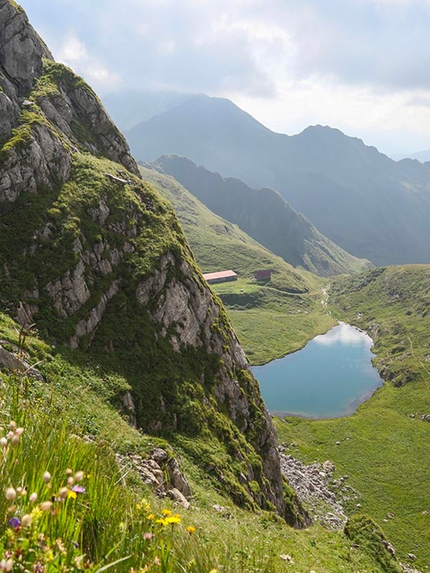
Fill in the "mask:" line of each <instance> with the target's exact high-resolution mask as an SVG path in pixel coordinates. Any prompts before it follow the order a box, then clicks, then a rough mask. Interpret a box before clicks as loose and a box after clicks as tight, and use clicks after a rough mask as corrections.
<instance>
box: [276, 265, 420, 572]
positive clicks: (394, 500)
mask: <svg viewBox="0 0 430 573" xmlns="http://www.w3.org/2000/svg"><path fill="white" fill-rule="evenodd" d="M429 276H430V268H429V267H426V266H407V267H392V268H390V267H389V268H387V269H376V270H374V271H369V272H368V273H364V274H363V275H360V276H358V277H351V278H348V279H343V280H340V281H337V282H336V283H335V284H333V285H332V288H331V290H330V299H329V309H330V310H331V311H332V312H333V313H334V314H335V315H336V316H338V317H339V318H342V320H347V321H349V322H350V323H352V324H356V325H357V326H359V327H360V328H366V329H368V330H369V331H370V332H371V333H373V336H374V341H375V347H374V352H376V358H375V361H374V362H375V365H377V366H378V368H379V369H380V370H381V371H382V372H383V373H384V374H385V377H386V378H389V379H390V381H387V382H385V384H384V386H383V387H382V388H381V389H379V390H378V391H377V392H376V393H375V394H374V396H373V397H372V398H371V399H370V400H369V401H367V402H366V403H364V404H362V405H361V406H360V407H359V409H358V412H357V413H356V414H354V415H352V416H350V417H348V418H342V419H335V420H319V421H311V420H304V419H299V418H288V419H287V421H286V422H283V421H280V420H278V421H276V427H277V429H278V433H279V437H280V440H281V441H285V442H287V443H289V444H291V443H296V444H297V446H298V447H297V448H293V450H292V451H293V454H294V455H297V457H299V458H300V459H302V460H304V461H306V462H313V461H314V460H316V459H318V460H320V461H324V460H325V459H330V460H333V461H334V463H335V465H336V468H337V475H338V476H341V475H344V474H347V475H348V476H349V480H348V482H349V483H350V485H351V486H352V487H354V489H356V490H357V491H358V492H359V493H360V496H361V497H360V503H361V508H360V509H359V508H357V507H356V506H351V507H349V508H348V509H349V511H350V512H351V513H357V512H361V511H364V512H366V513H367V514H369V515H370V516H371V517H372V518H374V519H375V520H376V521H377V523H378V524H379V525H381V526H383V528H384V530H385V531H386V533H387V535H388V538H389V539H390V540H391V541H392V542H393V544H394V546H395V548H396V549H397V551H398V554H399V555H400V558H401V560H402V561H405V562H408V557H407V555H408V553H413V554H415V555H416V556H417V557H418V560H417V562H416V566H417V567H418V568H425V567H426V568H427V567H428V566H429V564H430V466H429V464H428V463H427V461H428V460H429V459H430V424H429V423H428V422H425V421H422V420H421V415H423V414H426V413H430V373H429V368H428V362H427V358H428V356H429V350H428V349H429V342H428V332H429V326H430V325H429V320H430V318H429V316H430V315H428V314H427V311H426V309H427V307H428V302H429V296H428V295H429V285H430V283H429ZM337 441H340V442H341V445H336V442H337ZM388 514H394V517H392V518H390V517H387V515H388Z"/></svg>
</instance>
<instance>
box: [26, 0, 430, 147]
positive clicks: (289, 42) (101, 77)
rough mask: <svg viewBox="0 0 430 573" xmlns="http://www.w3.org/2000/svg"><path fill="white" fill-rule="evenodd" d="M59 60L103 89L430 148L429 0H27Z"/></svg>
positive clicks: (291, 128) (275, 125)
mask: <svg viewBox="0 0 430 573" xmlns="http://www.w3.org/2000/svg"><path fill="white" fill-rule="evenodd" d="M21 4H22V6H23V7H24V8H25V9H26V11H27V13H28V15H29V18H30V21H31V23H32V24H33V25H34V26H35V28H36V29H37V30H38V32H39V33H40V34H41V36H42V37H43V38H44V39H45V41H46V42H47V43H48V45H49V47H50V48H51V51H52V52H53V54H54V56H55V58H56V59H57V60H59V61H62V62H64V63H66V64H68V65H70V66H71V67H72V68H73V69H74V70H75V71H76V72H77V73H79V74H80V75H82V76H84V78H85V79H86V80H87V81H88V82H89V83H90V84H91V85H92V86H93V87H94V88H95V89H96V90H97V91H98V92H99V93H100V94H101V95H103V94H107V93H109V92H110V91H113V90H119V89H124V88H132V89H138V88H157V89H160V88H169V89H170V88H171V89H175V90H179V91H192V92H194V91H195V92H203V93H206V94H208V95H214V96H223V97H228V98H229V99H232V100H233V101H234V102H235V103H236V104H237V105H239V106H240V107H241V108H243V109H245V110H246V111H248V112H249V113H251V114H252V115H253V116H254V117H255V118H256V119H258V120H259V121H261V122H262V123H264V124H265V125H267V126H268V127H270V128H271V129H273V130H275V131H279V132H283V133H288V134H293V133H297V132H299V131H301V130H302V129H304V128H305V127H307V126H308V125H311V124H316V123H320V124H323V125H330V126H332V127H338V128H339V129H341V130H342V131H344V132H346V133H347V134H348V135H354V136H358V137H361V138H362V139H364V141H365V142H366V143H368V144H370V145H376V147H378V148H379V149H380V150H381V151H384V152H386V153H392V152H399V151H400V152H403V151H406V152H407V151H420V150H422V149H430V0H21Z"/></svg>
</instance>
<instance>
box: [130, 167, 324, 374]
mask: <svg viewBox="0 0 430 573" xmlns="http://www.w3.org/2000/svg"><path fill="white" fill-rule="evenodd" d="M140 170H141V173H142V177H143V178H144V179H145V180H146V181H149V182H150V183H152V184H153V185H154V186H155V187H156V188H157V190H158V191H159V192H160V193H161V194H162V195H163V196H164V197H165V198H166V199H168V200H169V201H171V203H172V205H173V207H174V209H175V212H176V214H177V215H178V218H179V220H180V222H181V225H182V227H183V229H184V232H185V234H186V236H187V239H188V241H189V243H190V245H191V247H192V250H193V253H194V254H195V256H196V259H197V262H198V263H199V265H200V266H201V268H202V269H203V270H204V271H206V272H211V271H217V270H220V269H233V270H235V271H236V272H237V273H238V275H239V278H238V280H237V281H236V282H232V283H224V284H218V285H213V286H212V288H213V290H214V291H215V292H216V293H217V294H218V296H219V297H220V298H221V300H222V301H223V303H224V304H225V305H226V307H227V309H228V312H229V316H230V318H231V320H232V323H233V326H234V329H235V332H236V333H237V335H238V336H239V339H240V341H241V344H242V345H243V347H244V349H245V351H246V354H247V356H248V358H249V360H250V361H251V363H252V364H262V363H264V362H268V361H269V360H273V359H274V358H280V357H281V356H284V355H285V354H286V353H288V352H293V351H294V350H297V349H299V348H301V347H303V346H304V345H305V344H306V342H307V341H308V340H309V337H312V336H315V335H317V334H320V333H322V332H325V331H326V330H327V328H329V327H330V326H332V325H333V324H334V321H333V319H332V318H331V317H330V316H329V315H327V314H326V313H324V312H323V309H322V306H321V298H322V292H321V288H322V286H323V282H322V281H321V280H320V279H318V278H317V277H316V276H315V275H312V274H310V273H308V272H306V271H302V270H299V269H293V268H292V267H291V266H290V265H288V264H287V263H286V262H285V261H284V260H283V259H281V258H280V257H276V256H275V255H273V253H271V252H270V251H268V250H267V249H265V248H264V247H262V246H261V245H259V244H258V243H257V242H256V241H254V240H253V239H251V237H249V236H248V235H247V234H246V233H244V232H243V231H242V230H240V229H239V228H238V227H237V226H236V225H233V224H232V223H230V222H228V221H226V220H225V219H221V218H220V217H218V216H217V215H215V214H214V213H212V211H210V210H209V209H208V208H207V207H205V205H203V204H202V203H200V201H198V199H196V197H194V195H192V194H191V193H189V192H188V191H187V190H186V189H185V188H184V187H182V185H180V184H179V183H178V182H177V181H176V180H175V179H173V178H172V177H169V176H168V175H163V174H160V173H159V172H158V171H155V170H153V169H147V168H144V167H142V166H140ZM261 269H272V270H273V273H272V277H271V280H270V281H269V282H265V283H257V282H256V281H255V280H254V272H255V271H257V270H261Z"/></svg>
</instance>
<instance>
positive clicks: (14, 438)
mask: <svg viewBox="0 0 430 573" xmlns="http://www.w3.org/2000/svg"><path fill="white" fill-rule="evenodd" d="M19 440H20V435H19V434H14V435H13V436H12V438H11V440H10V443H11V444H12V445H13V446H16V445H17V444H19Z"/></svg>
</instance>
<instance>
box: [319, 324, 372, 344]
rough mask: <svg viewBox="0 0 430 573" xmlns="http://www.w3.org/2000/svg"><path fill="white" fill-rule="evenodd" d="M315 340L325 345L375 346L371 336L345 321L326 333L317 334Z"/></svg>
mask: <svg viewBox="0 0 430 573" xmlns="http://www.w3.org/2000/svg"><path fill="white" fill-rule="evenodd" d="M313 342H315V343H316V344H321V345H323V346H332V345H333V344H339V343H341V344H344V345H346V346H362V345H365V346H367V347H369V348H371V347H372V346H373V342H372V339H371V338H370V336H368V335H367V334H365V333H364V332H361V331H360V330H358V329H357V328H354V327H353V326H350V325H349V324H345V323H343V322H340V323H339V326H335V327H334V328H332V329H331V330H329V331H328V332H327V333H326V334H320V335H318V336H316V337H315V338H314V339H313Z"/></svg>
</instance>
